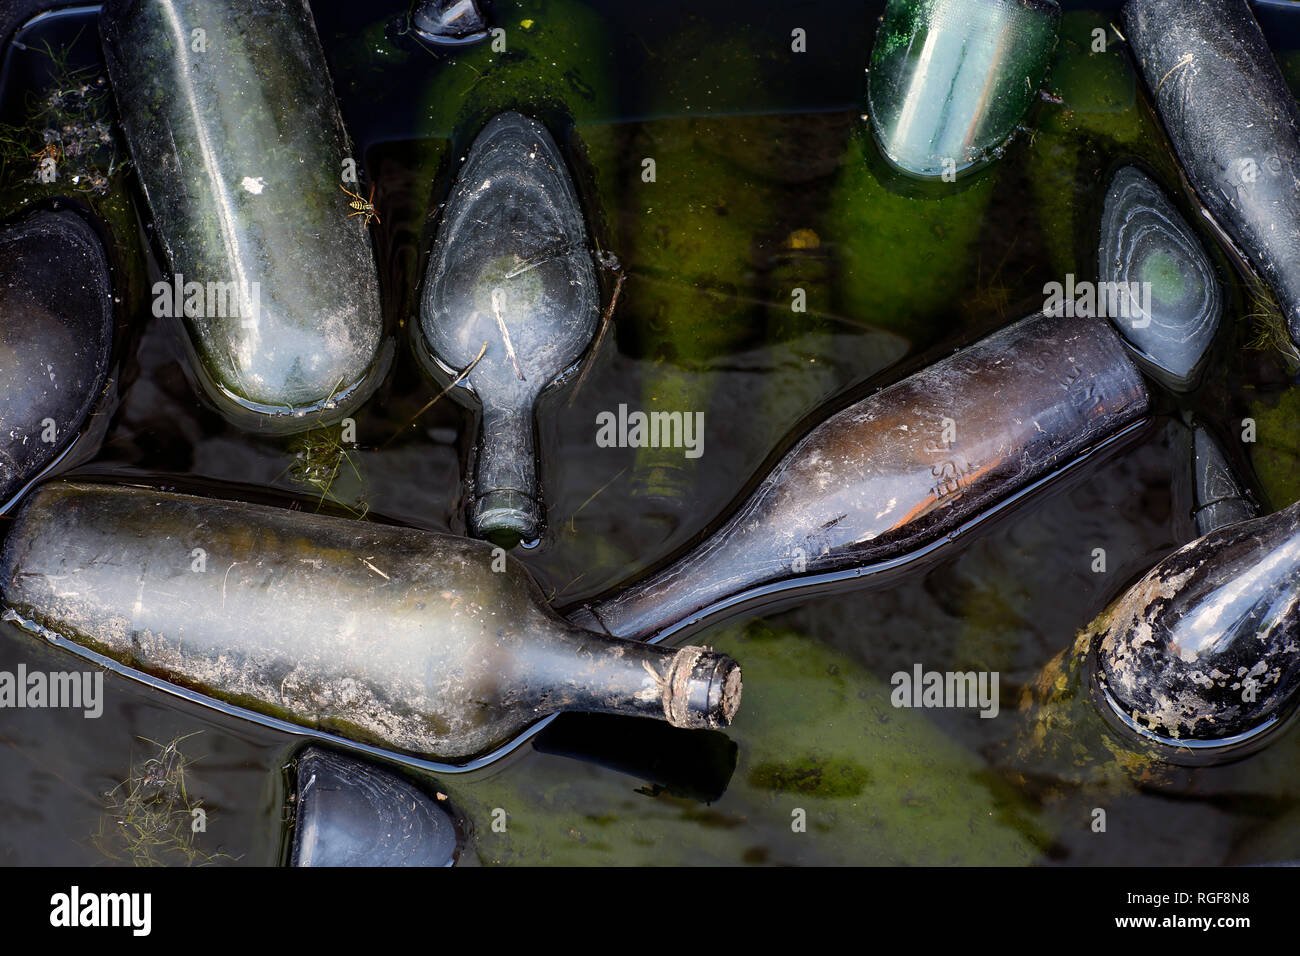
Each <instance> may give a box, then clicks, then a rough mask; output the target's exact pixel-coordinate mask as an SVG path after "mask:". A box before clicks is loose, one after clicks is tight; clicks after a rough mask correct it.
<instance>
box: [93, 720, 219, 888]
mask: <svg viewBox="0 0 1300 956" xmlns="http://www.w3.org/2000/svg"><path fill="white" fill-rule="evenodd" d="M197 733H198V732H196V733H194V734H186V735H185V736H183V737H173V738H172V739H171V740H170V741H168V742H167V743H165V744H160V743H158V742H157V741H155V740H150V739H149V738H147V737H141V738H140V739H141V740H143V741H144V742H145V743H147V744H150V745H151V746H152V747H154V748H155V750H156V752H155V753H154V754H153V755H152V756H150V757H149V758H148V759H146V760H145V761H144V762H143V763H139V764H134V763H133V764H132V766H131V773H130V775H129V776H128V777H127V778H126V779H125V780H123V781H122V782H121V783H120V784H118V785H117V786H116V787H114V788H113V789H112V790H110V791H108V792H107V793H106V794H104V797H105V799H106V802H107V809H106V811H105V814H104V815H103V817H101V819H100V827H99V832H98V834H97V835H96V836H95V839H94V843H95V846H96V848H97V849H99V850H100V852H102V853H103V854H104V855H105V856H106V857H108V859H110V860H112V861H114V862H116V863H129V864H130V865H132V866H178V865H181V866H206V865H207V864H209V863H214V862H217V861H218V860H231V859H233V858H232V857H230V856H229V855H228V854H226V853H212V852H208V851H206V850H203V849H201V848H200V847H199V846H197V843H198V841H199V838H200V835H201V834H203V833H205V832H206V830H207V823H208V818H207V811H206V810H205V809H204V807H203V800H202V799H200V798H197V797H195V796H193V795H192V794H191V793H190V792H189V786H188V782H187V779H186V772H187V771H188V769H189V768H190V766H192V765H193V764H194V761H193V760H192V759H190V758H187V757H186V756H185V755H184V754H183V753H182V752H181V749H180V745H181V744H182V743H184V742H185V741H186V740H189V739H190V738H191V737H194V736H197Z"/></svg>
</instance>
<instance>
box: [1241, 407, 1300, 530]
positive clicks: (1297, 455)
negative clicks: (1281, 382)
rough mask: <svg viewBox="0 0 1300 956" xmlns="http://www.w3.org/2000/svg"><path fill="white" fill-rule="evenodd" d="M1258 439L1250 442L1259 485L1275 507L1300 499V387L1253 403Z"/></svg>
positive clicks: (1251, 457)
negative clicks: (1273, 397)
mask: <svg viewBox="0 0 1300 956" xmlns="http://www.w3.org/2000/svg"><path fill="white" fill-rule="evenodd" d="M1249 417H1251V418H1254V419H1255V441H1254V442H1253V443H1247V445H1246V447H1247V448H1248V449H1249V450H1250V460H1251V464H1252V465H1253V466H1254V468H1255V474H1256V475H1258V476H1259V482H1260V486H1261V487H1262V489H1263V492H1264V494H1265V496H1266V497H1267V498H1268V501H1269V503H1270V504H1272V505H1273V507H1274V509H1278V508H1285V507H1286V506H1287V505H1289V504H1291V503H1292V502H1293V501H1300V389H1297V388H1290V389H1287V390H1286V391H1284V392H1282V393H1281V394H1280V395H1278V396H1277V398H1276V399H1275V400H1272V401H1270V400H1266V399H1259V400H1256V401H1254V402H1252V403H1251V405H1250V416H1249Z"/></svg>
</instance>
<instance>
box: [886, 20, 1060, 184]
mask: <svg viewBox="0 0 1300 956" xmlns="http://www.w3.org/2000/svg"><path fill="white" fill-rule="evenodd" d="M1060 22H1061V8H1060V7H1059V6H1058V5H1057V3H1056V0H890V2H889V3H888V4H887V5H886V7H885V14H884V16H883V17H881V20H880V26H879V28H878V29H877V31H876V42H875V46H874V47H873V48H872V51H871V71H870V75H869V83H868V93H867V98H868V107H869V108H868V111H867V112H868V115H869V116H870V119H871V129H872V131H873V132H874V133H875V136H876V142H877V143H879V144H880V150H881V152H882V153H884V154H885V156H886V157H887V158H888V159H889V161H890V162H891V163H893V164H894V165H895V166H896V167H898V168H899V169H900V170H902V171H903V172H905V173H908V174H910V175H912V176H917V177H922V178H940V177H946V178H949V179H950V178H951V177H952V176H955V175H956V174H958V173H961V172H964V171H966V170H971V169H975V168H977V167H978V166H980V165H982V164H984V163H986V162H988V161H989V160H990V159H992V158H994V157H995V156H996V155H997V154H998V153H999V152H1000V151H1001V150H1002V148H1003V147H1004V146H1005V145H1006V144H1007V141H1008V140H1010V139H1011V136H1012V135H1013V134H1014V133H1015V131H1016V127H1017V126H1018V125H1019V124H1020V122H1021V121H1022V120H1023V119H1024V116H1025V113H1026V112H1028V110H1029V107H1030V106H1031V105H1033V102H1034V100H1035V99H1036V98H1037V96H1038V88H1039V86H1040V85H1041V84H1042V82H1043V78H1044V77H1045V76H1046V75H1047V66H1048V64H1049V63H1050V62H1051V59H1052V50H1053V49H1054V48H1055V46H1056V34H1057V29H1058V28H1059V26H1060Z"/></svg>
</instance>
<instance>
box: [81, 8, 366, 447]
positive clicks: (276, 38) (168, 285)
mask: <svg viewBox="0 0 1300 956" xmlns="http://www.w3.org/2000/svg"><path fill="white" fill-rule="evenodd" d="M100 34H101V37H102V39H103V44H104V53H105V58H106V61H107V64H108V74H109V78H110V80H111V81H112V86H113V92H114V95H115V97H116V99H117V104H118V109H119V112H120V114H121V118H122V129H123V132H124V134H125V137H126V141H127V145H128V146H129V147H130V152H131V158H132V160H133V161H134V166H135V170H136V172H137V174H138V176H139V179H140V185H141V186H142V187H143V189H144V194H145V199H146V200H147V202H148V208H149V211H150V212H151V213H152V217H153V225H154V227H155V229H156V231H157V239H158V243H159V245H160V247H161V251H162V253H163V258H164V260H165V268H167V269H168V270H169V271H170V275H169V276H168V277H167V278H166V279H164V280H163V281H161V282H159V283H157V284H156V285H155V286H154V289H153V292H154V296H153V310H152V311H153V314H154V315H155V316H156V317H158V318H161V319H164V320H165V321H168V322H174V323H176V328H177V329H178V330H179V329H180V328H182V327H183V328H184V330H185V334H184V335H182V336H181V340H182V342H183V344H184V345H185V347H186V349H187V351H188V352H189V357H190V359H191V361H190V362H189V363H188V366H189V371H190V372H191V373H192V376H193V378H194V380H195V381H196V383H197V384H198V386H199V387H200V389H201V391H202V392H203V394H204V395H205V396H206V397H207V398H208V400H209V401H210V402H211V403H212V404H213V405H214V406H215V407H216V408H217V409H218V410H219V411H221V412H222V414H224V415H225V416H226V417H227V418H230V419H231V420H232V421H234V422H235V423H236V424H239V425H241V426H246V427H249V428H253V429H257V430H260V431H264V432H273V433H280V434H284V433H292V432H298V431H305V430H307V429H309V428H311V427H314V426H318V425H328V424H332V423H334V422H337V421H338V420H339V419H341V418H342V417H344V416H345V415H347V414H348V413H349V412H351V411H353V410H355V409H356V408H357V407H359V406H360V405H361V403H362V402H363V401H364V400H365V399H366V398H368V397H369V395H370V394H371V393H372V392H373V391H374V389H375V387H376V386H377V385H378V383H379V380H380V379H381V378H382V377H383V373H384V371H385V370H386V367H387V364H388V362H389V361H390V360H391V355H392V345H391V343H390V342H388V341H387V340H386V337H385V334H384V321H383V315H382V312H381V310H380V302H379V280H378V276H377V273H376V268H375V257H374V252H373V248H372V246H371V240H370V234H369V231H368V230H367V228H366V226H367V223H368V221H369V219H370V218H371V216H370V212H371V210H368V209H367V208H366V207H367V206H368V205H372V204H371V203H370V202H369V197H370V193H368V192H366V193H363V192H362V191H361V190H362V187H361V186H360V185H359V184H358V177H357V175H356V171H357V166H358V163H357V159H358V157H357V156H356V155H355V152H354V150H353V149H352V148H351V146H350V145H349V142H348V136H347V133H346V131H345V130H344V128H343V119H342V116H341V114H340V112H339V107H338V103H337V102H336V100H335V97H334V91H333V87H332V85H331V82H330V76H329V71H328V69H327V67H326V64H325V55H324V51H323V50H322V48H321V42H320V38H319V37H318V36H317V34H316V27H315V24H314V22H313V20H312V14H311V11H310V10H309V9H308V7H307V4H306V2H305V0H285V2H281V0H168V2H163V0H113V2H111V3H107V4H105V6H104V11H103V14H102V15H101V17H100ZM349 191H350V192H351V193H352V197H351V198H349V195H348V192H349Z"/></svg>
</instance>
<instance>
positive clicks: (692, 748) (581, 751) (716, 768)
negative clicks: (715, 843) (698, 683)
mask: <svg viewBox="0 0 1300 956" xmlns="http://www.w3.org/2000/svg"><path fill="white" fill-rule="evenodd" d="M533 746H534V747H535V748H537V749H538V750H540V751H541V752H542V753H547V754H557V755H559V756H561V757H571V758H572V759H574V760H583V761H586V762H587V763H593V764H596V765H597V766H600V767H606V768H608V769H610V770H616V771H618V772H619V773H625V774H627V775H628V776H630V777H636V778H638V779H640V780H644V781H646V782H647V783H649V784H650V785H651V788H652V790H651V793H652V795H657V794H659V793H670V794H672V795H673V796H678V797H685V798H686V799H688V800H698V801H699V802H701V803H713V802H714V801H715V800H717V799H718V798H720V797H721V796H722V795H723V793H725V792H726V790H727V784H729V783H730V782H731V775H732V774H733V773H735V771H736V754H737V752H738V748H737V747H736V744H735V742H733V741H732V740H731V738H729V737H728V736H727V735H726V734H724V733H722V732H721V731H718V730H688V731H683V730H680V729H679V728H676V727H670V726H668V725H667V724H661V723H659V722H658V721H654V720H642V719H641V718H639V717H620V716H618V715H617V714H561V715H560V716H559V717H557V718H556V719H555V720H553V721H552V722H551V724H550V726H548V727H547V728H546V729H545V730H543V731H542V732H541V733H540V734H538V735H537V736H536V737H534V738H533Z"/></svg>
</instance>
